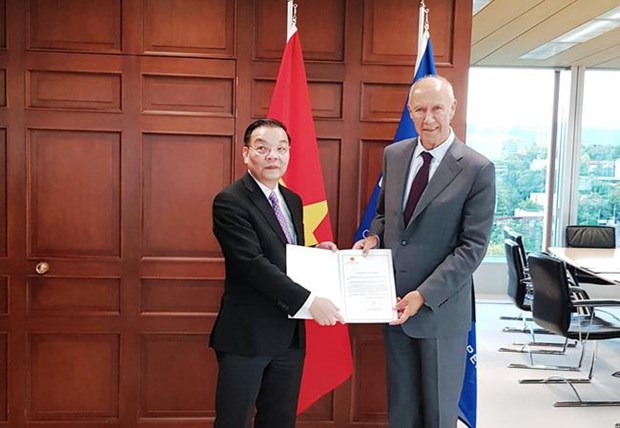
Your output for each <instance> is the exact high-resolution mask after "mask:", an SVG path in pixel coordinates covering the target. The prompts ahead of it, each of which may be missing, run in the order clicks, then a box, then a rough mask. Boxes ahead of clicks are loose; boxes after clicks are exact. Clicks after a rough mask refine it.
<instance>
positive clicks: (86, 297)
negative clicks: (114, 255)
mask: <svg viewBox="0 0 620 428" xmlns="http://www.w3.org/2000/svg"><path fill="white" fill-rule="evenodd" d="M27 303H28V311H29V313H30V314H32V315H54V314H57V315H58V314H62V315H64V316H71V315H76V316H101V315H119V314H120V280H119V279H118V278H48V277H32V278H29V280H28V302H27Z"/></svg>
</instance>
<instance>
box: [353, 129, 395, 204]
mask: <svg viewBox="0 0 620 428" xmlns="http://www.w3.org/2000/svg"><path fill="white" fill-rule="evenodd" d="M389 143H391V141H362V142H361V144H360V150H361V153H360V165H359V176H360V189H359V195H360V196H359V200H358V202H359V203H358V215H359V216H362V215H363V213H364V210H365V209H366V204H367V203H368V200H369V199H370V196H371V195H372V191H373V189H374V188H375V185H376V184H377V179H378V178H379V175H380V174H381V167H382V163H383V149H385V146H387V145H388V144H389Z"/></svg>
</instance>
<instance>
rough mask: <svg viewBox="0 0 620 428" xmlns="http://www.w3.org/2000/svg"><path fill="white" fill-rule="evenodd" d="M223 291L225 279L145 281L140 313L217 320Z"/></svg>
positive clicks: (142, 288)
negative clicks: (195, 316) (202, 317)
mask: <svg viewBox="0 0 620 428" xmlns="http://www.w3.org/2000/svg"><path fill="white" fill-rule="evenodd" d="M223 291H224V281H223V280H203V279H165V278H158V279H146V278H145V279H142V281H141V293H140V297H141V298H140V303H141V304H140V308H141V309H140V313H142V314H159V315H163V314H175V315H210V316H213V317H215V315H216V314H217V311H218V310H219V308H220V307H219V303H220V299H221V298H222V293H223Z"/></svg>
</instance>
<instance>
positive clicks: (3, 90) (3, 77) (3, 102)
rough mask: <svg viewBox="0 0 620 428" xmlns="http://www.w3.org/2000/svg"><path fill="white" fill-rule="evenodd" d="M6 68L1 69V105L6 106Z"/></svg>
mask: <svg viewBox="0 0 620 428" xmlns="http://www.w3.org/2000/svg"><path fill="white" fill-rule="evenodd" d="M6 92H7V91H6V69H0V107H6Z"/></svg>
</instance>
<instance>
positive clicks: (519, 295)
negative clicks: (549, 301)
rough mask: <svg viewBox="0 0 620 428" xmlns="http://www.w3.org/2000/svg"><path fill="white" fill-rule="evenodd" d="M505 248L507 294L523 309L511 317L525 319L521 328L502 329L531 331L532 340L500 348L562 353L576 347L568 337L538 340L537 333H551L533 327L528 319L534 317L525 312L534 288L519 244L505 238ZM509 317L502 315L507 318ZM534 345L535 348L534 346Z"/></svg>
mask: <svg viewBox="0 0 620 428" xmlns="http://www.w3.org/2000/svg"><path fill="white" fill-rule="evenodd" d="M504 250H505V252H506V267H507V270H508V287H507V289H506V294H507V295H508V297H509V298H510V300H511V301H512V302H513V303H514V304H515V306H516V307H517V308H519V309H520V310H521V311H523V312H522V313H521V315H520V316H519V317H514V318H510V319H516V320H521V321H523V324H522V326H521V327H520V328H515V327H504V328H503V329H502V331H503V332H504V333H529V334H530V335H531V341H530V342H513V343H512V345H511V346H502V347H500V348H499V349H498V350H499V351H500V352H517V353H528V354H555V355H558V354H562V353H564V352H565V351H566V348H572V347H575V344H574V343H569V341H568V339H566V340H565V341H564V343H557V342H541V341H537V340H536V334H550V333H549V332H548V331H546V330H544V329H541V328H533V327H532V326H531V325H530V324H529V323H528V321H532V318H526V317H525V316H524V315H523V313H524V312H531V310H532V301H533V295H532V292H533V289H532V284H531V282H530V279H529V278H527V277H526V274H525V270H524V268H523V265H521V255H520V249H519V245H518V244H517V243H516V242H514V241H513V240H511V239H505V240H504ZM507 318H508V317H502V319H507ZM532 347H534V348H532ZM538 347H556V348H557V347H560V348H561V349H560V350H541V349H537V348H538Z"/></svg>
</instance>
